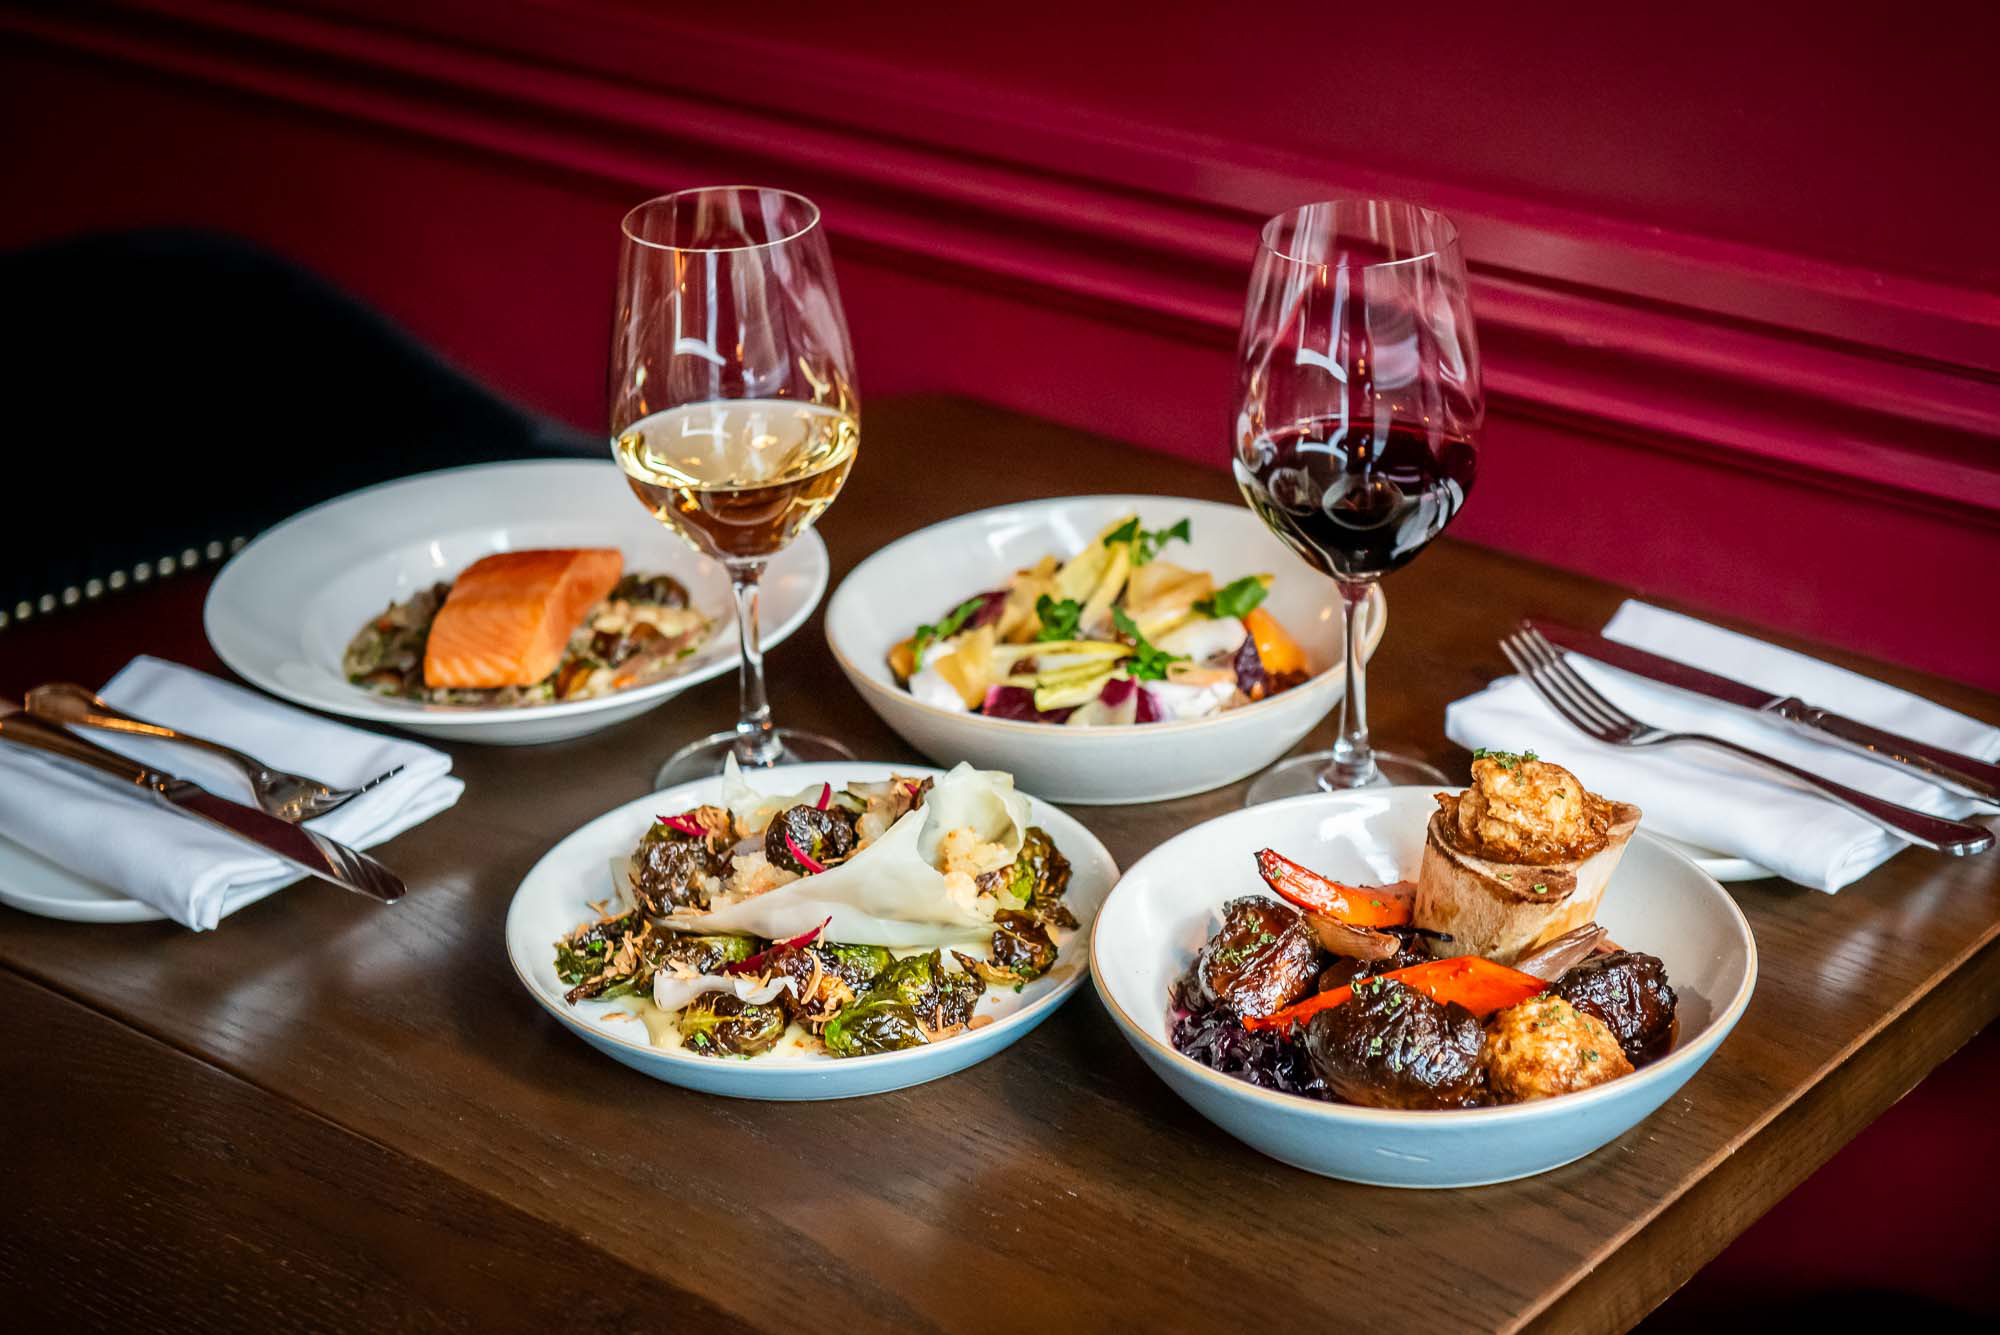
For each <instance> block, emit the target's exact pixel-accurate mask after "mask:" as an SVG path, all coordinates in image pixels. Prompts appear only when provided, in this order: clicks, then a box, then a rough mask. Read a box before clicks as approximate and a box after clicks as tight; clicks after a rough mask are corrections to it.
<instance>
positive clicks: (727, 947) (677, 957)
mask: <svg viewBox="0 0 2000 1335" xmlns="http://www.w3.org/2000/svg"><path fill="white" fill-rule="evenodd" d="M763 948H764V943H763V942H762V941H760V940H758V939H757V938H756V937H754V936H696V935H694V934H693V933H691V932H662V933H661V934H660V942H659V964H660V967H661V968H663V969H671V968H673V967H675V966H676V965H678V966H680V967H682V968H685V969H686V970H688V971H689V972H690V973H714V972H716V971H717V970H718V969H720V968H722V966H723V965H725V964H736V963H738V962H740V961H742V960H747V959H749V958H750V957H751V956H752V955H754V954H756V953H757V952H758V951H760V950H762V949H763Z"/></svg>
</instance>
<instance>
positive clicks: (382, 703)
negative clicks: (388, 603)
mask: <svg viewBox="0 0 2000 1335" xmlns="http://www.w3.org/2000/svg"><path fill="white" fill-rule="evenodd" d="M598 462H599V461H598V460H595V459H580V458H577V457H574V456H568V455H552V456H550V457H549V458H546V459H502V460H495V461H490V462H487V463H476V464H460V465H458V466H456V467H453V468H438V469H433V470H431V471H430V472H427V473H412V474H410V475H409V476H408V477H397V478H390V479H388V480H387V481H384V482H377V483H374V484H373V485H371V486H366V487H361V488H359V489H357V490H355V491H350V492H346V493H343V494H342V495H339V496H333V497H329V498H328V499H326V500H323V501H321V502H319V503H318V504H316V505H310V506H307V507H306V508H305V509H303V510H300V511H299V512H297V513H296V514H293V515H290V516H287V517H286V518H284V519H282V520H280V521H279V522H278V523H276V524H274V525H272V526H271V527H270V528H268V529H266V530H264V532H262V533H260V534H258V535H257V536H256V537H255V538H253V539H251V540H250V542H249V543H248V544H246V545H245V546H244V548H243V549H242V550H241V551H239V552H237V553H236V554H235V555H234V556H232V557H230V558H229V560H228V561H226V562H224V563H223V565H222V568H221V569H220V570H219V571H218V572H217V573H216V577H215V584H214V585H213V586H211V588H210V591H209V595H208V596H209V597H211V598H212V597H214V596H215V589H216V588H220V587H222V584H223V580H224V579H225V578H227V577H228V574H229V571H230V569H231V568H232V567H234V566H235V565H237V563H238V562H244V561H247V560H248V558H250V557H251V556H252V555H253V554H259V553H258V549H259V548H262V547H264V546H265V545H266V544H267V543H269V542H271V541H272V540H274V539H282V537H283V536H284V535H283V533H282V530H284V529H287V528H289V527H291V526H292V525H293V524H295V523H297V522H299V521H301V520H304V519H307V518H309V517H310V516H312V515H315V514H318V513H319V512H320V511H322V510H326V509H329V508H331V507H333V506H337V505H345V504H347V503H348V502H351V501H355V500H358V499H360V498H362V497H365V496H371V495H374V494H376V493H378V492H384V491H388V490H391V489H393V488H399V487H405V486H410V485H414V484H429V483H432V482H435V481H436V480H438V479H440V478H448V477H452V476H454V475H456V474H459V473H472V472H479V471H481V470H484V469H491V468H505V467H517V466H524V465H527V466H532V465H538V464H578V463H582V464H591V465H595V464H597V463H598ZM791 546H792V547H802V548H805V549H806V550H807V551H808V552H810V551H811V550H812V549H813V548H818V557H819V559H818V560H817V561H809V562H808V563H807V564H808V567H809V569H810V570H811V573H812V590H811V593H810V595H809V596H808V597H807V598H806V599H805V600H804V602H803V603H802V605H801V606H800V607H799V608H798V610H797V611H795V612H794V613H793V614H792V615H791V616H789V617H787V618H785V620H784V621H782V622H780V623H779V624H778V625H776V626H771V627H767V628H766V629H765V630H764V632H763V637H762V638H763V642H764V648H765V649H766V650H767V651H768V650H770V649H772V648H773V647H775V646H776V645H777V644H778V643H779V642H781V641H783V640H785V639H787V638H789V637H790V636H791V634H792V633H793V632H794V631H796V630H797V629H798V628H799V627H800V626H802V625H804V624H805V622H806V620H807V619H808V618H810V617H811V616H812V614H813V609H814V608H816V607H818V606H819V603H820V599H821V598H823V597H825V595H826V586H827V580H828V577H829V575H830V563H829V561H828V559H827V556H826V543H825V541H824V540H823V539H822V538H821V537H820V536H819V534H818V533H816V532H815V531H813V530H812V529H810V528H808V529H807V530H806V531H805V532H804V533H801V534H800V535H799V536H798V537H797V538H795V539H794V540H793V542H792V544H791ZM788 550H789V549H788ZM203 601H204V619H205V612H206V601H207V600H206V599H204V600H203ZM733 629H734V627H733V626H729V625H721V624H718V625H717V627H716V628H715V631H714V635H713V636H712V637H711V641H710V642H711V643H712V642H713V640H714V638H716V637H721V638H724V639H726V638H727V637H728V635H729V633H730V631H731V630H733ZM210 642H211V643H213V642H214V637H213V636H211V637H210ZM216 654H217V656H218V657H220V658H222V659H223V661H224V662H225V663H226V664H227V665H228V667H229V669H230V670H231V671H232V672H234V673H236V674H237V675H238V676H240V677H242V678H244V679H245V680H246V681H250V682H253V683H255V684H256V685H258V686H260V687H262V688H263V689H265V690H269V691H273V692H275V693H277V694H280V695H284V696H286V698H288V699H293V698H296V697H294V696H291V695H290V694H289V693H287V692H286V691H284V690H283V689H282V687H281V686H280V685H278V684H276V683H273V682H271V681H268V680H266V678H267V677H268V676H269V674H268V673H264V672H261V671H255V670H253V671H245V665H244V664H240V663H237V662H234V661H231V659H230V657H229V655H227V654H225V653H224V652H223V651H222V648H221V647H220V646H217V647H216ZM737 657H738V654H737V653H731V654H729V655H728V656H727V657H725V658H721V659H718V660H717V661H715V662H712V663H709V664H706V665H704V666H702V667H700V668H697V669H695V670H694V671H692V672H686V673H676V674H674V675H672V676H667V677H662V678H661V679H660V680H658V681H653V682H648V683H646V684H645V685H643V686H635V687H633V688H632V689H630V690H625V691H614V692H612V693H611V694H610V695H600V696H594V697H592V698H591V699H588V700H559V701H556V702H554V703H552V704H546V705H506V706H498V707H494V706H482V705H439V704H430V703H427V702H424V701H418V700H398V699H396V698H395V697H393V696H386V695H377V694H375V693H373V692H371V691H364V690H362V689H361V688H360V687H358V686H354V687H352V688H351V689H352V691H353V694H354V699H353V701H352V702H351V703H348V702H343V703H342V704H341V705H340V706H339V708H340V712H341V713H342V714H343V715H344V716H345V717H348V718H357V719H365V720H367V721H369V722H373V723H409V722H411V721H421V723H422V725H423V726H424V727H426V728H431V727H451V726H454V725H460V724H463V725H466V726H472V725H479V724H492V723H495V722H498V721H502V720H505V721H507V722H521V723H532V722H535V721H537V720H540V719H549V718H576V717H579V716H581V715H585V714H594V713H597V712H599V711H600V710H605V709H617V708H619V707H621V706H632V705H635V704H637V703H639V702H640V701H645V700H652V699H655V698H658V697H659V696H662V695H668V694H673V695H677V694H679V693H680V692H681V691H682V690H685V689H688V688H690V687H693V686H698V685H700V684H701V683H702V682H705V681H708V680H711V679H713V678H715V677H718V676H721V675H723V674H724V673H726V672H728V671H729V670H730V669H732V668H734V667H735V666H736V660H737ZM310 705H311V707H312V708H314V709H330V708H333V706H332V704H331V703H330V702H328V701H323V700H317V699H315V700H313V701H311V702H310Z"/></svg>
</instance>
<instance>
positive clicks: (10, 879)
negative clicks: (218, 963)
mask: <svg viewBox="0 0 2000 1335" xmlns="http://www.w3.org/2000/svg"><path fill="white" fill-rule="evenodd" d="M285 888H286V887H285V886H282V885H267V886H262V887H258V888H253V889H251V890H248V891H238V892H235V893H232V894H229V895H226V896H224V897H223V901H222V916H223V917H225V918H226V917H228V916H229V915H230V914H232V913H234V912H236V910H238V909H240V908H243V907H244V906H246V905H249V904H255V903H256V902H257V901H258V900H260V899H265V898H268V897H269V896H271V895H275V894H277V893H278V891H280V890H283V889H285ZM0 904H5V905H7V906H8V907H9V908H16V909H19V910H21V912H23V913H33V914H35V915H37V916H38V917H43V918H61V919H63V920H65V921H67V922H163V921H165V920H166V916H167V915H166V914H164V913H162V912H160V911H159V910H158V909H156V908H154V907H153V906H152V905H151V904H142V903H140V902H139V901H138V900H136V899H133V898H132V897H130V896H129V895H126V894H124V893H122V892H121V891H117V890H113V889H112V888H111V887H110V886H108V885H105V884H103V883H102V882H100V881H93V880H91V879H90V878H89V877H87V876H79V875H77V874H76V873H75V872H73V871H71V870H70V869H69V868H67V867H62V866H58V865H57V864H55V863H53V862H50V861H49V860H48V859H47V858H45V857H43V856H42V855H41V854H39V853H37V852H35V851H34V850H33V849H29V848H23V847H22V846H21V845H20V844H17V843H15V842H14V841H13V840H12V839H8V838H6V837H5V836H0Z"/></svg>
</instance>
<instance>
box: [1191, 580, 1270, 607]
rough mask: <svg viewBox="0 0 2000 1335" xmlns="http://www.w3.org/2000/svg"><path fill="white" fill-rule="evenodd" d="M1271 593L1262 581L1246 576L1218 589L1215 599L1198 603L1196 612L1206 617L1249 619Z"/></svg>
mask: <svg viewBox="0 0 2000 1335" xmlns="http://www.w3.org/2000/svg"><path fill="white" fill-rule="evenodd" d="M1269 592H1270V590H1269V589H1268V588H1266V587H1265V586H1264V581H1263V580H1262V579H1260V578H1258V577H1257V576H1256V575H1245V576H1244V577H1243V578H1242V579H1239V580H1235V581H1232V582H1231V583H1228V584H1225V585H1223V586H1222V587H1221V588H1219V589H1217V590H1216V591H1215V594H1214V596H1213V597H1209V598H1203V599H1201V600H1199V601H1198V602H1196V603H1195V605H1194V610H1195V611H1197V612H1199V613H1201V614H1202V615H1203V616H1205V617H1247V616H1249V615H1250V614H1251V613H1252V612H1254V611H1256V610H1257V604H1259V603H1261V602H1263V601H1264V595H1265V594H1267V593H1269Z"/></svg>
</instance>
